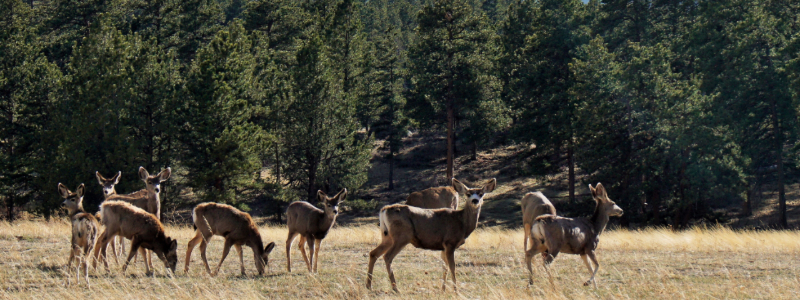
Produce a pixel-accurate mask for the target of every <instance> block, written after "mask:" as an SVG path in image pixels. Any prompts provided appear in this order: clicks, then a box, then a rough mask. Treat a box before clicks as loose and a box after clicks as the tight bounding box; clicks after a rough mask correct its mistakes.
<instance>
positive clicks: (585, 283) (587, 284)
mask: <svg viewBox="0 0 800 300" xmlns="http://www.w3.org/2000/svg"><path fill="white" fill-rule="evenodd" d="M590 284H592V281H591V280H587V281H586V282H584V283H583V286H589V285H590Z"/></svg>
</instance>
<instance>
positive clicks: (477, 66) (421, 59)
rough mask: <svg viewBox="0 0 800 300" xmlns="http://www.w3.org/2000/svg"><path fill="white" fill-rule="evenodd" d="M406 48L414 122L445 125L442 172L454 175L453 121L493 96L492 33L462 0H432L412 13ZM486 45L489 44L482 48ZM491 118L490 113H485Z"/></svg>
mask: <svg viewBox="0 0 800 300" xmlns="http://www.w3.org/2000/svg"><path fill="white" fill-rule="evenodd" d="M417 20H418V22H419V25H418V27H417V29H416V31H417V37H416V41H415V43H414V45H413V46H412V47H411V49H410V50H409V58H410V62H411V76H412V82H413V84H414V88H413V91H412V96H411V98H410V99H409V100H410V101H409V104H410V105H409V106H410V107H411V109H412V112H413V114H414V115H415V118H416V119H417V120H421V121H424V122H426V123H427V124H441V123H442V120H445V122H444V123H445V127H446V129H447V167H446V173H447V174H446V176H447V178H452V177H453V175H454V160H455V130H456V128H455V127H456V122H458V121H459V120H461V119H462V118H463V117H464V116H465V113H467V112H473V113H481V112H480V111H477V110H479V109H480V108H481V105H486V104H487V102H486V101H489V100H492V99H493V98H494V97H495V94H496V89H495V86H494V85H493V82H494V81H495V80H494V77H493V76H492V75H491V74H487V73H486V70H490V69H491V62H490V61H489V57H490V55H491V53H490V50H491V47H492V44H493V36H492V34H493V32H492V31H491V30H490V28H489V27H488V26H487V24H486V20H487V19H486V17H485V16H484V15H481V14H479V13H476V12H474V11H473V10H472V7H471V6H470V5H469V4H467V2H466V1H458V0H454V1H450V0H446V1H434V3H432V4H430V5H426V6H424V7H423V9H422V10H421V11H420V12H419V15H418V17H417ZM487 47H489V48H488V49H487ZM487 117H490V116H487Z"/></svg>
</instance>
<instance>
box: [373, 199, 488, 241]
mask: <svg viewBox="0 0 800 300" xmlns="http://www.w3.org/2000/svg"><path fill="white" fill-rule="evenodd" d="M464 213H465V211H464V210H457V211H454V210H451V209H441V208H440V209H423V208H419V207H414V206H409V205H402V204H394V205H389V206H385V207H384V208H383V209H381V212H380V214H381V216H380V217H381V218H382V220H381V222H382V223H385V224H386V227H387V228H386V229H387V230H388V231H390V232H393V233H392V234H409V235H411V236H412V237H413V238H412V239H411V244H412V245H414V246H415V247H417V248H422V249H428V250H444V248H443V245H444V244H448V245H452V246H457V245H461V244H462V243H463V242H464V240H465V239H466V238H467V236H468V235H469V233H471V232H472V230H474V228H472V230H470V228H469V227H468V224H465V220H464V219H465V218H464V216H463V214H464Z"/></svg>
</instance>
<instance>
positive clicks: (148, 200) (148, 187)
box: [97, 167, 172, 269]
mask: <svg viewBox="0 0 800 300" xmlns="http://www.w3.org/2000/svg"><path fill="white" fill-rule="evenodd" d="M119 174H121V172H120V173H118V175H119ZM97 175H99V174H97ZM170 175H172V169H171V168H166V169H164V170H163V171H161V172H159V173H158V174H156V175H152V176H151V175H150V173H148V172H147V170H146V169H145V168H144V167H139V179H141V180H142V181H144V184H145V189H143V190H140V191H138V192H135V193H132V194H127V195H120V194H117V193H116V191H115V192H114V193H113V194H110V195H108V196H106V200H105V201H124V202H128V203H130V204H132V205H133V206H136V207H138V208H141V209H143V210H144V211H146V212H148V213H151V214H153V215H154V216H155V217H156V219H158V220H161V198H160V197H159V193H161V182H163V181H166V180H167V179H169V177H170ZM98 180H99V177H98ZM112 189H113V188H112ZM104 190H105V188H104ZM104 194H105V191H104ZM101 221H102V220H101ZM123 247H124V246H123ZM112 248H113V247H112ZM103 250H105V249H103ZM120 251H122V250H120ZM139 252H140V253H141V254H142V259H143V260H144V261H145V264H147V265H148V269H149V268H152V267H153V261H152V258H151V257H150V256H149V255H147V252H146V251H145V249H144V248H140V250H139ZM103 255H104V256H105V251H103Z"/></svg>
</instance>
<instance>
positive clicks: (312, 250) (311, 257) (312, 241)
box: [306, 236, 317, 273]
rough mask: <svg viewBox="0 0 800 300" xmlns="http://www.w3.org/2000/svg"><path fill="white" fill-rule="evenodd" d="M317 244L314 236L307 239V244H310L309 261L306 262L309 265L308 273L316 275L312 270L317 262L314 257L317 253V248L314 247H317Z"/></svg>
mask: <svg viewBox="0 0 800 300" xmlns="http://www.w3.org/2000/svg"><path fill="white" fill-rule="evenodd" d="M316 242H317V241H316V240H315V239H314V237H313V236H309V237H307V238H306V244H308V261H306V264H308V272H309V273H314V272H313V270H312V266H313V265H314V262H315V261H316V260H315V257H314V253H315V252H316V248H314V246H315V244H316Z"/></svg>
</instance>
